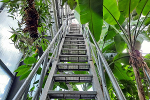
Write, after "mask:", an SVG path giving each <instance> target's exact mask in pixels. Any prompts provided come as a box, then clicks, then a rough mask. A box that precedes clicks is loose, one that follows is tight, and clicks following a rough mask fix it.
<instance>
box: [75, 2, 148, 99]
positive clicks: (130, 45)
mask: <svg viewBox="0 0 150 100" xmlns="http://www.w3.org/2000/svg"><path fill="white" fill-rule="evenodd" d="M76 1H77V7H76V8H75V10H76V12H75V13H76V14H75V15H76V17H77V19H78V20H79V22H80V23H81V24H86V23H88V25H89V29H90V31H91V32H92V34H93V35H94V37H95V39H96V41H97V42H98V43H99V46H100V48H101V49H102V52H103V53H117V55H116V56H115V57H114V58H113V60H110V59H107V60H108V63H109V64H110V67H111V69H112V71H113V73H114V75H115V76H116V77H117V79H118V81H119V83H120V85H121V88H122V90H123V92H124V94H125V96H126V97H127V98H128V99H133V98H136V99H138V97H137V96H136V92H138V96H139V99H140V100H145V99H148V96H147V95H146V94H147V93H148V94H149V90H147V81H148V80H147V77H146V75H145V69H146V70H147V72H148V74H149V75H150V70H149V67H148V66H147V63H146V62H145V61H144V57H143V56H142V54H141V52H140V51H139V50H140V47H141V44H142V42H143V41H144V40H146V41H150V37H149V24H150V21H149V12H150V9H149V7H150V1H149V0H76ZM124 50H126V51H127V53H123V51H124ZM131 66H132V67H131ZM133 72H134V75H135V77H134V76H133ZM106 78H107V76H106ZM123 82H127V83H128V85H131V86H133V88H132V93H131V92H129V91H127V90H126V89H125V87H126V86H127V84H125V83H123ZM108 83H109V82H108V79H107V85H108V88H109V87H112V86H109V85H110V84H108ZM135 83H136V85H135ZM135 86H137V91H135ZM125 90H126V91H125ZM111 92H112V93H113V90H112V91H111ZM112 97H113V96H112Z"/></svg>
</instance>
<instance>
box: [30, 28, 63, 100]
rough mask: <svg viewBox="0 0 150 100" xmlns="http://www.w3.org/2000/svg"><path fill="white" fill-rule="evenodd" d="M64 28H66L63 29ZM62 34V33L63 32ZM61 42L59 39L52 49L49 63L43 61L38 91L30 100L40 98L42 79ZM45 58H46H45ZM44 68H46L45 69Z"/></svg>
mask: <svg viewBox="0 0 150 100" xmlns="http://www.w3.org/2000/svg"><path fill="white" fill-rule="evenodd" d="M65 28H66V27H65ZM63 32H64V31H63ZM63 34H64V33H62V35H63ZM62 37H63V36H61V38H62ZM60 42H61V39H59V41H58V44H57V46H56V48H55V49H54V51H53V54H52V55H51V58H50V60H49V61H46V59H47V58H46V59H45V60H44V65H43V68H42V73H41V77H40V80H39V83H38V89H37V90H36V92H35V94H34V96H33V98H32V100H37V99H38V98H39V96H40V91H41V89H42V84H43V80H44V77H45V75H46V72H47V70H48V69H49V66H50V63H51V62H52V59H53V56H54V54H55V53H56V54H55V55H56V56H57V50H58V49H59V48H58V47H59V43H60ZM46 57H47V56H46ZM47 62H48V64H47V66H46V65H45V63H47ZM45 66H46V67H45Z"/></svg>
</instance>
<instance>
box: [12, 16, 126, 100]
mask: <svg viewBox="0 0 150 100" xmlns="http://www.w3.org/2000/svg"><path fill="white" fill-rule="evenodd" d="M70 19H71V18H67V19H66V21H64V23H63V24H62V26H61V27H60V29H59V30H58V32H57V33H56V34H55V36H54V38H53V39H52V41H51V43H50V44H49V46H48V47H47V49H46V50H45V51H44V53H43V54H42V56H41V57H40V58H39V60H38V62H37V63H36V64H35V66H34V67H33V69H31V73H30V74H29V76H28V77H27V78H26V80H25V81H24V83H23V85H22V86H21V88H20V89H19V91H18V92H17V94H16V95H15V97H14V98H13V100H26V98H27V97H26V96H27V93H28V87H29V85H30V84H31V81H32V80H33V78H34V77H35V76H36V73H37V71H38V69H39V67H40V66H41V65H42V71H41V75H40V78H39V82H38V85H37V89H36V90H35V93H34V96H33V98H32V100H39V99H40V100H51V99H75V100H78V99H95V100H111V99H110V96H109V93H108V89H107V86H106V79H105V73H106V74H107V75H108V77H109V79H110V81H111V83H112V86H113V88H114V90H115V94H116V97H117V98H118V100H126V98H125V96H124V94H123V93H122V90H121V89H120V86H119V84H118V82H117V80H116V78H115V76H114V75H113V73H112V71H111V69H110V67H109V65H108V63H107V61H106V59H105V58H104V56H103V54H102V52H101V50H100V48H99V46H98V44H97V42H96V41H95V38H94V37H93V35H92V33H91V32H90V30H89V29H88V27H86V28H85V26H82V30H81V27H80V26H79V25H77V24H69V23H68V22H69V20H70ZM90 37H91V39H92V41H93V45H94V46H95V50H96V51H97V52H96V53H94V52H93V46H92V45H91V41H90ZM50 53H52V55H50ZM91 54H92V55H91ZM91 56H92V57H91ZM92 59H93V60H94V61H95V64H96V66H97V67H95V65H94V63H93V61H92ZM51 63H52V67H51V66H50V65H51ZM95 68H97V73H98V75H97V73H96V70H95ZM104 70H105V71H104ZM68 71H79V72H82V71H88V73H89V74H68V73H67V72H68ZM72 73H73V72H72ZM46 74H48V77H47V80H46V83H45V86H44V88H42V85H43V80H44V77H45V76H46ZM99 81H100V82H99ZM55 82H64V83H65V84H66V85H67V86H68V84H69V82H73V83H74V82H75V83H80V82H82V83H92V88H93V91H73V90H72V89H69V90H65V91H54V90H53V86H54V83H55Z"/></svg>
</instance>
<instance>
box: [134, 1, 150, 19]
mask: <svg viewBox="0 0 150 100" xmlns="http://www.w3.org/2000/svg"><path fill="white" fill-rule="evenodd" d="M146 2H147V3H146ZM145 4H146V5H145ZM144 5H145V6H144ZM143 8H144V9H143ZM149 8H150V0H140V2H139V4H138V6H137V7H136V12H137V13H138V14H140V13H141V11H142V9H143V12H142V14H143V15H144V16H146V15H147V13H148V12H149V11H150V9H149Z"/></svg>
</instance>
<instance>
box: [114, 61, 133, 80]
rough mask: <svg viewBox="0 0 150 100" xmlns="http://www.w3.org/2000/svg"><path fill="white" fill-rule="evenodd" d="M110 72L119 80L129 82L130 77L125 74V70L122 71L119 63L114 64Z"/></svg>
mask: <svg viewBox="0 0 150 100" xmlns="http://www.w3.org/2000/svg"><path fill="white" fill-rule="evenodd" d="M112 71H113V73H114V75H115V76H116V77H117V79H119V80H131V79H130V77H129V76H128V75H127V74H126V70H123V69H122V65H121V63H115V67H114V69H113V70H112Z"/></svg>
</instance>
